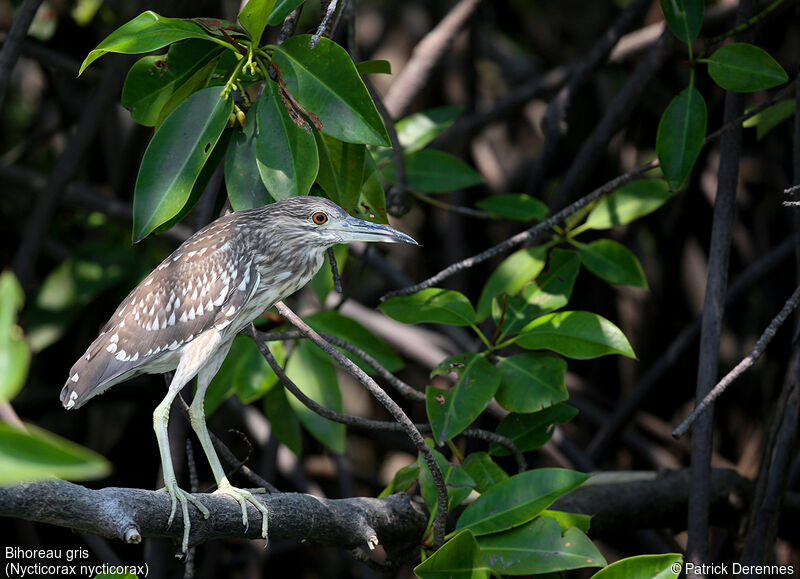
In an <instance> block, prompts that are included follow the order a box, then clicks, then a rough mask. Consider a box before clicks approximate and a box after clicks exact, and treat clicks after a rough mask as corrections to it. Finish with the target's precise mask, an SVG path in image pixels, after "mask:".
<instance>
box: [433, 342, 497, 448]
mask: <svg viewBox="0 0 800 579" xmlns="http://www.w3.org/2000/svg"><path fill="white" fill-rule="evenodd" d="M448 372H455V373H456V374H457V375H458V382H457V383H456V386H455V388H453V389H451V390H442V389H440V388H434V387H433V386H429V387H428V388H427V389H426V391H425V408H426V410H427V411H428V420H429V421H430V423H431V428H432V429H433V436H434V438H435V439H436V442H438V443H440V444H441V443H443V442H445V441H448V440H450V439H451V438H453V437H454V436H456V435H457V434H458V433H460V432H461V431H462V430H464V429H465V428H467V427H468V426H469V425H470V424H472V421H473V420H475V419H476V418H477V417H478V415H480V413H481V412H483V411H484V410H485V409H486V407H487V406H488V405H489V402H490V401H491V399H492V397H493V396H494V393H495V392H496V391H497V387H498V385H499V384H500V373H499V372H498V371H497V369H496V368H495V367H494V366H492V365H491V364H490V363H489V362H487V361H486V358H484V357H483V356H479V355H478V354H474V353H466V354H457V355H456V356H453V357H451V358H448V359H447V360H445V361H444V362H442V363H441V364H439V365H438V366H436V368H434V369H433V371H432V372H431V377H433V376H436V375H437V374H447V373H448Z"/></svg>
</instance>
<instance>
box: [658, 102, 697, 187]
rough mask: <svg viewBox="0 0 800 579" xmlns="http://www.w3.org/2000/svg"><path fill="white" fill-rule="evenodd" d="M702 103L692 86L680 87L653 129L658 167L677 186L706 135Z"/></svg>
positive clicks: (695, 156) (671, 183)
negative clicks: (655, 131)
mask: <svg viewBox="0 0 800 579" xmlns="http://www.w3.org/2000/svg"><path fill="white" fill-rule="evenodd" d="M706 118H707V116H706V103H705V101H704V100H703V95H701V94H700V93H699V92H697V90H696V89H695V88H693V87H689V88H686V89H684V90H683V91H682V92H681V93H680V94H679V95H678V96H676V97H675V98H674V99H672V101H671V102H670V103H669V106H668V107H667V110H665V111H664V114H662V115H661V120H660V121H659V123H658V132H657V133H656V153H657V154H658V159H659V161H660V163H661V170H662V171H663V172H664V175H665V176H666V177H667V180H669V182H670V185H672V187H673V188H674V189H679V188H680V187H681V185H683V182H684V181H685V180H686V177H687V175H689V171H691V170H692V166H693V165H694V162H695V161H696V160H697V156H698V155H699V154H700V149H702V148H703V139H704V138H705V136H706Z"/></svg>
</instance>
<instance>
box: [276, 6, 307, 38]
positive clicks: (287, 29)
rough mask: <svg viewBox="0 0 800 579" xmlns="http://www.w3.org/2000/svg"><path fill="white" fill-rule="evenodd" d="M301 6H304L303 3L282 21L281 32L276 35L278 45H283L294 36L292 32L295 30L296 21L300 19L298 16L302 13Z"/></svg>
mask: <svg viewBox="0 0 800 579" xmlns="http://www.w3.org/2000/svg"><path fill="white" fill-rule="evenodd" d="M303 6H305V3H303V4H300V6H298V7H297V8H295V9H294V10H292V11H291V12H290V13H289V15H288V16H287V17H286V18H284V19H283V24H281V31H280V33H279V34H278V44H283V43H284V42H286V39H287V38H289V37H290V36H292V35H294V31H295V29H296V28H297V21H298V20H299V19H300V14H301V12H302V11H303Z"/></svg>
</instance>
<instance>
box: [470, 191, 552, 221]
mask: <svg viewBox="0 0 800 579" xmlns="http://www.w3.org/2000/svg"><path fill="white" fill-rule="evenodd" d="M476 205H477V206H478V207H480V208H481V209H483V210H484V211H488V212H489V213H491V214H492V215H495V216H498V217H503V218H505V219H513V220H515V221H533V220H536V221H542V220H543V219H544V218H545V217H547V205H545V204H544V203H542V202H541V201H539V200H538V199H534V198H533V197H531V196H530V195H525V194H524V193H509V194H506V195H492V196H491V197H484V198H483V199H480V200H479V201H478V202H477V203H476Z"/></svg>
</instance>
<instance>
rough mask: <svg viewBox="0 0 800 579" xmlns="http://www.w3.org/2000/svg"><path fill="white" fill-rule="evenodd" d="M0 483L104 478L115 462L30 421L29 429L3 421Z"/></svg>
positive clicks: (0, 435)
mask: <svg viewBox="0 0 800 579" xmlns="http://www.w3.org/2000/svg"><path fill="white" fill-rule="evenodd" d="M0 464H2V465H3V468H1V469H0V486H8V485H13V484H17V483H21V482H31V481H37V480H47V479H51V478H64V479H68V480H87V479H96V478H102V477H104V476H106V475H108V474H109V473H110V472H111V465H110V464H109V463H108V461H107V460H106V459H104V458H103V457H102V456H100V455H98V454H95V453H94V452H92V451H91V450H89V449H87V448H83V447H82V446H78V445H77V444H75V443H74V442H71V441H69V440H67V439H65V438H61V437H60V436H56V435H55V434H52V433H50V432H47V431H46V430H41V429H39V428H37V427H35V426H32V425H29V424H26V425H25V431H22V430H18V429H16V428H12V427H11V426H9V425H7V424H5V423H4V422H0Z"/></svg>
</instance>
